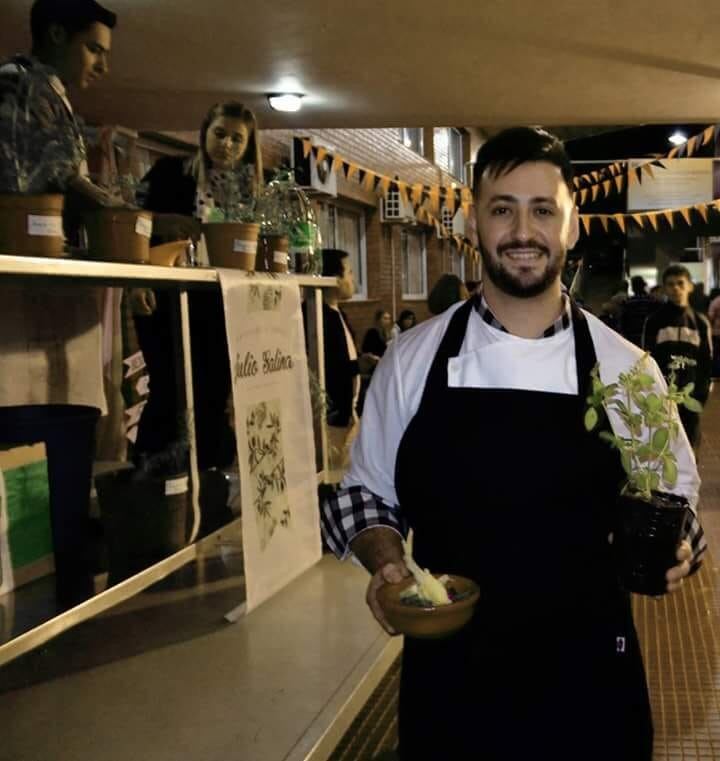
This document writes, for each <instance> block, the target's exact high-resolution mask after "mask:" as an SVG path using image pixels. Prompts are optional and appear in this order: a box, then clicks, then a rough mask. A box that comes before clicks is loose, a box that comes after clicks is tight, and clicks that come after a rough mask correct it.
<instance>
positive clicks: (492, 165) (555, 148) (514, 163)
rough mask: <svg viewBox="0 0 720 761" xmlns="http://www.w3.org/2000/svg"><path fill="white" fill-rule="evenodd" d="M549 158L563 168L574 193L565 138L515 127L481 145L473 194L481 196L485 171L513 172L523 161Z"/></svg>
mask: <svg viewBox="0 0 720 761" xmlns="http://www.w3.org/2000/svg"><path fill="white" fill-rule="evenodd" d="M534 161H546V162H548V163H549V164H554V165H555V166H556V167H559V169H560V171H561V172H562V176H563V180H565V184H566V185H567V187H568V190H569V191H570V194H571V195H572V194H573V193H574V188H573V167H572V164H571V163H570V157H569V156H568V155H567V153H566V152H565V147H564V146H563V144H562V141H561V140H560V139H559V138H557V137H555V135H552V134H551V133H550V132H546V131H545V130H544V129H540V127H511V128H510V129H505V130H503V131H502V132H498V134H497V135H494V136H493V137H491V138H490V139H489V140H488V141H487V142H486V143H483V145H482V146H481V147H480V149H479V150H478V152H477V157H476V159H475V168H474V169H473V194H474V195H475V196H477V194H478V191H479V190H480V181H481V180H482V177H483V175H484V174H485V171H486V170H487V171H488V174H489V175H490V177H492V178H497V177H501V176H503V175H505V174H509V173H510V172H512V171H513V169H517V167H519V166H520V165H521V164H528V163H531V162H534Z"/></svg>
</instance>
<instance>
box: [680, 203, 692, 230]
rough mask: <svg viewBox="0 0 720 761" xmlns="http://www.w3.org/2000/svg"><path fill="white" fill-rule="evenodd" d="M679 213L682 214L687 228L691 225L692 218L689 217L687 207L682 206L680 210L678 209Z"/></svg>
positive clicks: (688, 208)
mask: <svg viewBox="0 0 720 761" xmlns="http://www.w3.org/2000/svg"><path fill="white" fill-rule="evenodd" d="M680 213H681V214H682V216H683V219H684V220H685V222H686V223H687V224H688V226H689V225H691V224H692V218H691V216H690V207H689V206H684V207H683V208H682V209H680Z"/></svg>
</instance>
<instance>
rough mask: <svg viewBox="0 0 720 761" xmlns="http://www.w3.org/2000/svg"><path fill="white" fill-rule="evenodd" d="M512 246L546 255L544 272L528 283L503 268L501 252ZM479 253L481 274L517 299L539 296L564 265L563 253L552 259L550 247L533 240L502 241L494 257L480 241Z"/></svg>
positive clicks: (553, 280)
mask: <svg viewBox="0 0 720 761" xmlns="http://www.w3.org/2000/svg"><path fill="white" fill-rule="evenodd" d="M514 248H521V249H528V248H534V249H536V250H538V251H540V252H541V254H540V255H541V256H546V257H547V260H548V264H547V267H546V268H545V272H543V273H542V275H540V277H539V278H538V279H537V280H534V281H532V282H530V283H526V282H523V280H522V279H521V278H519V277H517V276H516V275H513V274H511V273H510V272H508V271H507V269H505V267H504V266H503V264H502V254H503V252H505V251H509V250H512V249H514ZM480 253H481V254H482V260H483V274H484V275H487V277H488V280H490V281H491V282H492V283H493V285H495V286H496V287H497V288H498V289H499V290H501V291H502V292H503V293H506V294H507V295H508V296H514V297H515V298H519V299H531V298H533V297H534V296H539V295H540V294H541V293H544V292H545V291H547V289H548V288H550V286H551V285H552V284H553V283H554V282H555V281H556V280H557V279H558V277H560V273H561V272H562V268H563V267H564V265H565V254H564V253H563V254H562V255H560V256H558V257H556V258H555V259H553V257H552V255H551V254H550V249H549V248H548V247H547V246H543V245H542V244H540V243H538V242H537V241H534V240H529V241H525V242H521V241H515V240H513V241H510V242H509V243H503V244H502V245H501V246H498V249H497V255H496V257H493V256H492V255H491V254H490V252H489V251H488V250H487V249H486V248H485V246H483V245H482V242H481V243H480Z"/></svg>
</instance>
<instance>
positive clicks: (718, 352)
mask: <svg viewBox="0 0 720 761" xmlns="http://www.w3.org/2000/svg"><path fill="white" fill-rule="evenodd" d="M708 318H709V319H710V325H711V326H712V339H713V370H712V377H713V378H720V288H713V289H712V291H710V306H709V308H708Z"/></svg>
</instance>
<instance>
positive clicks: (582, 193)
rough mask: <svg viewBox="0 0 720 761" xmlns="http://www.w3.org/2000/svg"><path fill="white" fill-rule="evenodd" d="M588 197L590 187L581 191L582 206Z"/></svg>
mask: <svg viewBox="0 0 720 761" xmlns="http://www.w3.org/2000/svg"><path fill="white" fill-rule="evenodd" d="M587 197H588V189H587V188H583V189H582V190H581V191H580V206H582V205H583V204H584V203H585V201H587Z"/></svg>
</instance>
